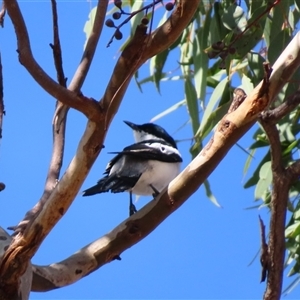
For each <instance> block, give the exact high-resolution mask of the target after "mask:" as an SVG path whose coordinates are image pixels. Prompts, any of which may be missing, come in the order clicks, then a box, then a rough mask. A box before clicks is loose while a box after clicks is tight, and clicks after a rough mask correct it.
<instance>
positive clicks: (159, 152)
mask: <svg viewBox="0 0 300 300" xmlns="http://www.w3.org/2000/svg"><path fill="white" fill-rule="evenodd" d="M111 153H113V154H117V156H115V157H114V158H113V159H112V160H111V161H110V162H109V164H108V165H107V167H110V168H111V166H112V165H113V164H112V165H111V166H109V165H110V164H111V163H113V161H114V160H115V159H117V158H118V157H120V156H122V155H130V156H134V157H137V158H140V159H145V160H158V161H162V162H170V163H173V162H182V158H181V156H180V154H179V152H178V151H177V149H174V147H173V146H172V145H170V144H169V143H167V142H163V141H161V140H146V141H142V142H140V143H136V144H132V145H130V146H128V147H126V148H124V149H123V151H121V152H111Z"/></svg>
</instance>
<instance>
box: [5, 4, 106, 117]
mask: <svg viewBox="0 0 300 300" xmlns="http://www.w3.org/2000/svg"><path fill="white" fill-rule="evenodd" d="M4 3H5V6H6V9H7V12H8V14H9V16H10V18H11V20H12V22H13V25H14V28H15V32H16V36H17V41H18V53H19V60H20V63H21V64H22V65H23V66H24V67H25V68H26V69H27V71H28V72H29V73H30V75H31V76H32V77H33V78H34V79H35V81H36V82H37V83H38V84H39V85H40V86H41V87H42V88H43V89H44V90H45V91H47V92H48V93H49V94H50V95H52V96H53V97H54V98H56V99H58V100H59V101H60V102H62V103H64V104H66V105H68V106H70V107H72V108H74V109H76V110H78V111H80V112H82V113H83V114H85V115H86V116H87V117H88V118H89V119H90V120H94V121H97V120H98V119H99V118H101V111H100V109H99V106H98V104H97V102H96V101H94V100H92V99H89V98H86V97H83V96H82V95H78V94H77V93H74V92H72V91H69V90H68V89H66V88H64V87H62V86H60V85H59V84H58V83H56V82H55V81H54V80H53V79H52V78H50V77H49V76H48V75H47V74H46V73H45V71H44V70H43V69H42V68H41V67H40V66H39V64H38V63H37V62H36V61H35V59H34V58H33V56H32V52H31V47H30V41H29V36H28V32H27V28H26V25H25V22H24V19H23V16H22V14H21V11H20V8H19V5H18V3H17V1H16V0H4Z"/></svg>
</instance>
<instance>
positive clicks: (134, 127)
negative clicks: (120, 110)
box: [124, 121, 138, 130]
mask: <svg viewBox="0 0 300 300" xmlns="http://www.w3.org/2000/svg"><path fill="white" fill-rule="evenodd" d="M124 123H125V124H126V125H128V126H129V127H130V128H131V129H133V130H138V126H137V125H136V124H134V123H131V122H129V121H124Z"/></svg>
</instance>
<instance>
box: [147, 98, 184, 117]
mask: <svg viewBox="0 0 300 300" xmlns="http://www.w3.org/2000/svg"><path fill="white" fill-rule="evenodd" d="M183 105H186V100H185V99H184V100H181V101H179V102H177V103H175V104H174V105H172V106H171V107H169V108H168V109H166V110H164V111H162V112H161V113H159V114H158V115H156V116H154V117H153V118H152V119H151V120H150V122H156V121H157V120H159V119H161V118H163V117H165V116H166V115H168V114H170V113H172V112H173V111H175V110H177V109H178V108H179V107H181V106H183Z"/></svg>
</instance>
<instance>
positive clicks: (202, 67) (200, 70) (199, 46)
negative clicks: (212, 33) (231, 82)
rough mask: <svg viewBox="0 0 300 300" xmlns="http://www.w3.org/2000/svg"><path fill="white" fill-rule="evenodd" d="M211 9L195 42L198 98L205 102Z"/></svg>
mask: <svg viewBox="0 0 300 300" xmlns="http://www.w3.org/2000/svg"><path fill="white" fill-rule="evenodd" d="M211 9H212V6H210V9H209V10H208V12H207V14H206V17H205V21H204V24H203V27H200V28H198V29H197V32H196V35H195V38H194V41H193V61H194V78H195V86H196V91H197V95H198V98H199V99H200V100H202V101H203V102H204V100H205V96H206V85H207V69H208V56H207V55H206V53H205V52H204V50H205V48H207V46H208V42H209V28H210V23H211Z"/></svg>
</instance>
